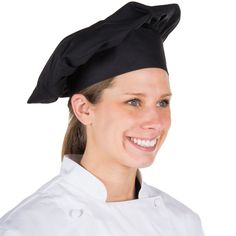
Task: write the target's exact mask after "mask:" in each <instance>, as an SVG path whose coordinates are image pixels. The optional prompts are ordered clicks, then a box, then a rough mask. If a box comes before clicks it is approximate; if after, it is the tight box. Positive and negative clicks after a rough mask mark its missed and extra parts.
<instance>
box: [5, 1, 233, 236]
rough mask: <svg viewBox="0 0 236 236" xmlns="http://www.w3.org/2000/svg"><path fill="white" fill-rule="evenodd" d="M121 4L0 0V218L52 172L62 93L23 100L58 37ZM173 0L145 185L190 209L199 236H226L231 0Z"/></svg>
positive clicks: (61, 129) (63, 113) (63, 121)
mask: <svg viewBox="0 0 236 236" xmlns="http://www.w3.org/2000/svg"><path fill="white" fill-rule="evenodd" d="M127 2H128V1H121V0H119V1H110V0H109V1H108V0H107V1H105V0H100V1H93V2H92V1H83V2H82V1H78V0H77V1H75V0H74V1H72V0H66V1H65V0H64V1H58V0H57V1H56V0H53V1H52V0H51V1H50V0H40V1H30V0H29V1H26V0H21V1H16V0H15V1H11V0H8V1H5V3H3V1H2V2H1V6H0V34H1V37H0V73H1V74H0V76H1V77H0V81H1V82H0V86H1V87H0V109H1V116H0V148H1V149H0V150H1V155H0V216H2V215H3V214H4V213H6V212H7V211H9V210H10V209H12V208H13V207H14V206H15V205H16V204H18V203H19V202H20V201H21V200H23V199H24V198H25V197H27V196H28V195H30V194H31V193H33V192H34V191H36V190H37V189H38V188H39V187H40V186H41V185H43V184H44V183H46V182H47V181H49V180H50V179H51V178H52V177H54V176H55V175H56V174H58V173H59V169H60V164H61V163H60V159H61V157H60V155H61V146H62V141H63V138H64V133H65V130H66V127H67V122H68V109H67V98H63V99H59V100H58V101H57V102H56V103H51V104H44V105H43V104H27V103H26V101H27V99H28V97H29V96H30V94H31V92H32V91H33V89H34V87H35V85H36V82H37V79H38V76H39V74H40V72H41V70H42V68H43V66H44V65H45V63H46V61H47V60H48V58H49V56H50V55H51V53H52V52H53V50H54V49H55V47H56V46H57V44H58V43H59V42H60V41H61V39H62V38H64V37H65V36H67V35H69V34H71V33H73V32H75V31H77V30H79V29H82V28H84V27H88V26H90V25H91V24H93V23H95V22H97V21H99V20H101V19H104V18H106V17H107V16H109V15H110V14H112V13H113V12H114V11H115V10H117V9H118V8H120V7H121V6H122V5H124V4H125V3H127ZM174 2H175V3H178V4H179V5H180V7H181V11H182V15H181V21H180V23H179V25H178V26H177V27H176V29H175V30H174V31H173V32H172V33H171V34H170V35H169V37H168V38H167V40H166V41H165V43H164V45H165V52H166V58H167V66H168V70H169V73H170V81H171V90H172V93H173V97H172V101H171V102H172V104H171V108H172V127H171V129H170V131H169V135H168V137H167V139H166V141H165V143H164V145H163V146H162V148H161V150H160V151H159V153H158V155H157V157H156V160H155V162H154V163H153V165H152V166H150V167H149V168H145V169H142V173H143V176H144V180H145V182H147V183H149V184H151V185H154V186H155V187H157V188H160V189H161V190H163V191H165V192H167V193H169V194H170V195H171V196H173V197H175V198H176V199H178V200H180V201H181V202H183V203H184V204H186V205H187V206H189V207H190V208H191V209H193V210H194V211H195V212H197V213H198V214H199V215H200V217H201V220H202V224H203V228H204V231H205V233H206V235H214V236H222V235H227V236H231V235H232V236H235V235H236V229H235V223H236V222H235V221H236V218H235V211H236V204H235V201H236V191H235V186H236V184H235V180H236V171H235V169H236V165H235V163H236V162H235V159H236V151H235V148H236V145H235V144H236V143H235V133H236V125H235V121H236V112H235V108H236V106H235V102H236V92H235V89H236V86H235V85H236V82H235V80H236V76H235V75H236V73H235V60H236V58H235V55H236V48H235V43H236V30H235V29H236V26H235V22H236V14H235V10H236V9H235V7H234V5H233V3H234V1H229V0H228V1H227V0H225V1H212V0H204V1H203V0H198V1H193V0H188V1H177V0H176V1H147V0H146V1H145V0H143V1H142V3H144V4H147V5H159V4H167V3H174Z"/></svg>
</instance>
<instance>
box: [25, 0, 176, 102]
mask: <svg viewBox="0 0 236 236" xmlns="http://www.w3.org/2000/svg"><path fill="white" fill-rule="evenodd" d="M179 20H180V8H179V6H178V4H166V5H158V6H147V5H144V4H141V3H138V2H128V3H127V4H125V5H124V6H123V7H121V8H120V9H118V10H117V11H116V12H115V13H113V14H112V15H110V16H109V17H107V18H106V19H104V20H101V21H98V22H97V23H95V24H93V25H91V26H89V27H87V28H84V29H81V30H79V31H77V32H75V33H73V34H70V35H68V36H67V37H65V38H64V39H63V40H62V41H61V42H60V43H59V44H58V46H57V47H56V49H55V50H54V52H53V53H52V55H51V56H50V58H49V60H48V61H47V63H46V65H45V66H44V68H43V70H42V72H41V74H40V76H39V78H38V82H37V85H36V87H35V89H34V91H33V93H32V94H31V96H30V97H29V99H28V101H27V103H52V102H55V101H56V100H57V99H58V98H59V97H70V96H72V95H73V94H74V93H76V92H79V91H80V90H82V89H85V88H87V87H89V86H91V85H93V84H95V83H98V82H100V81H103V80H106V79H109V78H111V77H114V76H117V75H120V74H123V73H126V72H130V71H133V70H137V69H141V68H147V67H157V68H162V69H164V70H165V71H166V72H167V73H168V70H167V65H166V58H165V53H164V48H163V42H164V41H165V39H166V38H167V37H168V35H169V34H170V32H171V31H172V30H173V29H174V28H175V27H176V26H177V24H178V23H179Z"/></svg>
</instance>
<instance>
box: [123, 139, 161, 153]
mask: <svg viewBox="0 0 236 236" xmlns="http://www.w3.org/2000/svg"><path fill="white" fill-rule="evenodd" d="M127 139H128V140H129V142H130V143H131V144H132V145H133V146H134V147H136V148H137V149H139V150H142V151H149V152H151V151H154V150H155V149H156V145H157V139H150V140H144V139H138V138H133V137H127Z"/></svg>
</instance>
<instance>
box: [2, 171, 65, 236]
mask: <svg viewBox="0 0 236 236" xmlns="http://www.w3.org/2000/svg"><path fill="white" fill-rule="evenodd" d="M60 178H61V177H60V176H59V175H58V176H56V177H54V178H52V179H51V180H49V181H48V182H46V183H45V184H43V185H42V186H41V187H40V188H38V189H37V190H36V191H35V192H34V193H32V194H31V195H29V196H28V197H26V198H25V199H23V200H22V201H21V202H20V203H18V204H17V205H16V206H15V207H13V208H12V209H11V210H9V211H8V212H6V213H5V214H4V215H3V216H2V217H1V218H0V236H3V235H4V236H5V235H8V233H9V235H17V234H14V233H13V232H14V230H16V232H19V231H18V230H19V229H22V232H27V233H28V234H26V235H30V233H31V230H34V229H33V228H32V226H35V227H38V225H41V226H42V227H40V229H44V228H45V227H47V225H46V224H47V222H49V221H47V220H45V216H47V218H53V217H55V215H58V214H59V215H62V214H63V215H64V212H63V208H61V207H60V202H62V201H61V200H60V199H61V195H60V191H58V190H57V189H58V188H60V186H59V185H58V183H59V182H60ZM61 223H63V222H61ZM30 225H31V226H30ZM29 226H30V227H29ZM17 229H18V230H17ZM28 230H29V232H28ZM20 231H21V230H20ZM31 235H34V233H33V231H32V233H31ZM42 235H43V234H42Z"/></svg>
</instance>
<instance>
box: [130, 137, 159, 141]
mask: <svg viewBox="0 0 236 236" xmlns="http://www.w3.org/2000/svg"><path fill="white" fill-rule="evenodd" d="M127 137H128V138H136V139H141V140H145V141H147V140H153V139H159V138H160V136H158V137H157V136H155V137H152V138H140V137H133V136H132V137H131V136H127Z"/></svg>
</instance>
